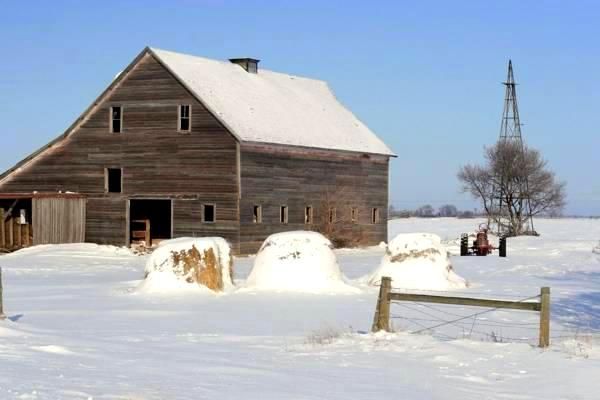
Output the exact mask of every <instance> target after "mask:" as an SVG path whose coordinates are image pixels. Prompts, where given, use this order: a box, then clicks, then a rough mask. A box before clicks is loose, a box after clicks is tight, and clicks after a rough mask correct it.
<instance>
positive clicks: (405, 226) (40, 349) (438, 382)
mask: <svg viewBox="0 0 600 400" xmlns="http://www.w3.org/2000/svg"><path fill="white" fill-rule="evenodd" d="M478 222H479V221H477V220H456V219H431V220H423V219H408V220H397V221H392V222H390V237H394V236H395V235H396V234H398V233H410V232H431V233H434V234H437V235H439V236H440V237H441V238H442V243H451V242H452V241H453V240H455V239H456V238H458V237H459V235H460V233H462V232H469V231H472V230H474V229H475V228H476V227H477V223H478ZM536 229H537V230H538V231H539V232H541V233H542V236H541V237H525V238H517V239H509V240H508V257H507V258H506V259H502V258H499V257H497V256H489V257H462V258H461V257H457V256H453V257H452V260H451V261H452V264H453V265H454V267H455V269H456V271H457V272H458V273H459V274H460V275H461V276H463V277H464V278H466V279H468V280H469V281H470V282H471V284H472V286H471V287H470V288H467V289H461V291H464V292H466V293H469V294H471V295H489V296H511V297H513V298H522V297H525V296H529V295H535V294H537V293H538V292H539V288H540V287H541V286H551V287H552V303H553V304H552V336H553V338H554V339H553V345H552V347H551V348H550V349H549V350H545V351H543V350H540V349H538V348H536V347H534V346H532V345H531V344H530V343H534V342H535V332H529V331H527V330H523V331H522V332H521V331H519V329H518V327H519V326H523V327H529V325H528V324H531V323H533V324H535V323H536V322H537V316H536V315H535V314H533V315H532V314H531V313H527V312H520V311H516V312H512V311H503V312H495V313H493V315H487V314H486V315H483V316H481V319H478V320H477V321H476V324H474V329H472V330H473V331H475V330H477V331H482V332H483V333H484V334H483V335H480V336H476V335H471V333H472V332H471V330H469V329H465V328H464V327H463V332H462V334H460V333H457V332H456V329H455V331H454V332H450V331H441V332H438V331H437V330H436V331H435V332H434V333H433V334H430V333H429V332H423V333H421V334H411V333H409V332H413V331H415V330H417V327H416V326H414V325H413V322H415V321H411V320H410V319H406V320H403V319H402V318H404V317H406V318H410V317H415V318H416V317H417V316H419V315H421V313H420V312H421V311H423V310H422V309H419V308H418V307H417V308H416V307H414V306H413V307H412V308H410V309H409V308H403V307H399V306H396V305H393V306H392V307H393V309H392V312H393V314H394V315H396V316H397V317H399V318H398V319H394V320H393V322H394V326H395V328H396V329H397V330H398V331H399V332H398V333H394V334H387V333H377V334H367V333H362V332H367V331H369V329H370V326H371V323H372V319H373V311H374V308H375V301H376V296H377V288H376V287H370V286H366V285H363V286H360V285H359V284H358V283H357V282H355V283H356V285H357V286H359V287H360V288H361V289H360V292H358V293H356V294H353V295H340V296H336V295H331V294H326V295H319V294H306V293H273V292H258V291H243V290H237V291H234V292H231V293H228V294H225V295H220V296H205V295H195V294H186V295H185V296H158V297H157V296H146V295H141V294H139V293H136V291H135V290H134V288H135V287H136V286H137V285H138V284H139V283H140V280H141V279H142V278H143V275H144V264H145V262H146V257H140V256H134V255H132V254H131V253H130V252H129V251H128V250H125V249H119V248H115V247H109V246H96V245H88V244H85V245H81V244H78V245H60V246H39V247H35V248H30V249H26V250H23V251H20V252H17V253H13V254H10V255H4V256H0V266H2V267H3V272H4V274H3V275H4V292H5V293H4V294H5V305H4V308H5V313H6V314H7V315H8V316H9V318H10V319H9V320H6V321H3V322H0V399H88V398H92V399H111V400H112V399H175V398H177V399H202V398H219V399H234V398H235V399H240V398H243V399H282V398H295V399H323V398H326V399H365V398H373V397H377V396H378V395H379V396H383V395H389V396H390V397H397V398H406V399H461V400H463V399H467V400H468V399H474V400H475V399H477V400H479V399H538V398H545V399H597V398H598V394H597V393H598V384H597V382H596V379H597V376H598V374H599V373H600V342H599V341H598V340H597V337H594V336H593V335H590V334H589V333H588V332H591V331H593V330H598V329H600V289H599V288H600V255H598V254H595V253H593V252H592V249H593V248H594V247H595V246H596V245H597V243H598V238H599V237H600V221H597V220H540V221H537V225H536ZM384 252H385V249H383V248H380V247H373V248H369V249H363V250H339V251H336V255H337V259H338V263H339V265H340V267H341V269H342V271H343V273H344V274H345V275H346V276H347V277H348V278H349V279H358V278H360V277H362V276H364V275H366V274H369V273H371V272H372V271H373V270H374V269H375V268H376V267H377V266H378V265H379V262H380V260H381V258H382V256H383V254H384ZM254 258H255V257H248V258H240V259H236V260H235V266H234V268H235V280H236V283H237V284H238V286H241V285H243V284H244V283H245V280H246V278H247V276H248V274H249V272H250V269H251V267H252V264H253V262H254ZM453 293H454V292H453ZM444 310H445V312H446V313H447V315H446V318H447V319H451V318H454V315H461V314H464V313H469V312H470V311H471V310H467V309H462V308H460V307H455V308H452V309H450V308H448V309H444ZM438 311H439V309H438ZM438 311H435V310H428V312H430V313H432V314H433V313H436V312H438ZM492 317H493V321H495V322H493V323H492ZM423 319H426V318H423ZM497 321H504V322H505V323H506V324H507V326H506V327H498V326H497V325H496V326H495V325H494V324H497V323H498V322H497ZM416 322H419V323H421V324H426V323H427V322H426V321H416ZM471 323H472V322H471V321H469V325H471ZM432 324H433V323H432ZM486 324H487V325H486ZM515 324H522V325H515ZM455 328H456V327H455ZM457 329H460V327H459V328H457ZM492 330H495V331H496V332H494V336H493V337H494V338H495V341H494V340H492V339H491V338H490V337H489V336H488V337H486V336H485V333H486V332H488V333H491V332H492ZM465 331H467V332H466V334H465ZM457 337H458V338H457ZM513 337H517V338H520V339H522V340H521V341H517V342H512V341H508V338H513Z"/></svg>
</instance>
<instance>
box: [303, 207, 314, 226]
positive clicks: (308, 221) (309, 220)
mask: <svg viewBox="0 0 600 400" xmlns="http://www.w3.org/2000/svg"><path fill="white" fill-rule="evenodd" d="M313 210H314V208H313V206H311V205H308V206H306V207H304V224H305V225H312V224H313V221H314V214H313ZM307 211H308V213H307Z"/></svg>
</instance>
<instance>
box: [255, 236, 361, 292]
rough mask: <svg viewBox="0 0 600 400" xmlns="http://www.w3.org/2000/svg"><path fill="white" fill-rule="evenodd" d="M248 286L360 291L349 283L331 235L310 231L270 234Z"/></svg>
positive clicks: (257, 258)
mask: <svg viewBox="0 0 600 400" xmlns="http://www.w3.org/2000/svg"><path fill="white" fill-rule="evenodd" d="M246 287H247V288H250V289H256V290H272V291H278V292H288V291H293V292H310V293H319V292H320V293H340V292H341V293H348V292H350V293H352V292H357V291H358V289H356V288H353V287H351V286H349V285H347V284H346V283H345V278H344V276H343V275H342V271H341V270H340V267H339V265H338V262H337V259H336V256H335V253H334V252H333V246H332V244H331V242H330V241H329V239H327V238H326V237H324V236H323V235H321V234H320V233H317V232H308V231H291V232H284V233H276V234H273V235H271V236H269V237H268V238H267V239H266V240H265V241H264V243H263V244H262V246H261V248H260V250H259V251H258V254H257V255H256V258H255V260H254V266H253V267H252V271H251V272H250V275H249V276H248V279H247V281H246Z"/></svg>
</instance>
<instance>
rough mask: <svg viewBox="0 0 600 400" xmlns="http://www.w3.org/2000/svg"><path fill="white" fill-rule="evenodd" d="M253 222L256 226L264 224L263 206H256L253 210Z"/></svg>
mask: <svg viewBox="0 0 600 400" xmlns="http://www.w3.org/2000/svg"><path fill="white" fill-rule="evenodd" d="M252 221H253V222H254V223H255V224H260V223H262V207H261V206H254V208H253V210H252Z"/></svg>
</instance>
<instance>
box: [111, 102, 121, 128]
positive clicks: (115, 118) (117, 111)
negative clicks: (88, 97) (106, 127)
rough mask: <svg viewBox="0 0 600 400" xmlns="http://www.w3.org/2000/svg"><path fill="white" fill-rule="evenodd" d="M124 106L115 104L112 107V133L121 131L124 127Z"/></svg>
mask: <svg viewBox="0 0 600 400" xmlns="http://www.w3.org/2000/svg"><path fill="white" fill-rule="evenodd" d="M122 122H123V108H122V107H121V106H113V107H111V108H110V131H111V132H112V133H121V131H122V129H123V123H122Z"/></svg>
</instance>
